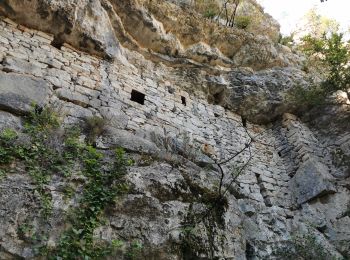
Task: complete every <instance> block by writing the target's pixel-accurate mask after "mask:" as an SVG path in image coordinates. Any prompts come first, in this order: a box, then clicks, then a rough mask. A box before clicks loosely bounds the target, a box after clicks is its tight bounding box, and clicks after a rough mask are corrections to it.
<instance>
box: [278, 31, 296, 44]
mask: <svg viewBox="0 0 350 260" xmlns="http://www.w3.org/2000/svg"><path fill="white" fill-rule="evenodd" d="M278 43H280V44H282V45H285V46H288V47H292V46H293V45H294V44H295V43H294V36H293V34H291V35H287V36H283V35H280V38H279V39H278Z"/></svg>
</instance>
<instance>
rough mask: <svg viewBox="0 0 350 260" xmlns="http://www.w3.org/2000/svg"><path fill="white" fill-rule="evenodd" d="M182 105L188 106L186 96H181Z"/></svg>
mask: <svg viewBox="0 0 350 260" xmlns="http://www.w3.org/2000/svg"><path fill="white" fill-rule="evenodd" d="M181 103H182V105H184V106H186V105H187V103H186V98H185V97H184V96H181Z"/></svg>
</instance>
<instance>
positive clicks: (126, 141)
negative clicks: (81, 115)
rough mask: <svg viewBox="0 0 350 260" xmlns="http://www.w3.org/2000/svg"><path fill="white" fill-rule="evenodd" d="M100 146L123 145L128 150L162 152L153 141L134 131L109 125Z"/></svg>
mask: <svg viewBox="0 0 350 260" xmlns="http://www.w3.org/2000/svg"><path fill="white" fill-rule="evenodd" d="M97 145H98V147H100V148H104V149H106V148H108V149H113V148H117V147H123V148H125V149H126V150H127V151H132V152H145V153H150V154H156V153H158V152H160V150H159V148H158V147H157V146H156V145H155V144H154V143H152V142H151V141H148V140H145V139H144V138H141V137H139V136H136V135H134V134H133V133H131V132H129V131H125V130H120V129H116V128H112V127H109V128H108V130H107V133H106V135H104V136H103V138H101V139H100V140H99V142H98V144H97Z"/></svg>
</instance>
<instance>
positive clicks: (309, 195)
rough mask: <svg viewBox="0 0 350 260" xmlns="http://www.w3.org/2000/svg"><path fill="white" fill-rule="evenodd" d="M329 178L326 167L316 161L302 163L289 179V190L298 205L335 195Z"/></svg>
mask: <svg viewBox="0 0 350 260" xmlns="http://www.w3.org/2000/svg"><path fill="white" fill-rule="evenodd" d="M331 179H332V178H331V176H330V175H329V171H328V169H327V168H326V166H325V165H324V164H322V163H320V162H319V161H317V160H316V159H309V160H307V161H306V162H304V163H303V164H302V165H301V166H300V167H299V169H298V170H297V172H296V174H295V175H294V177H293V178H292V179H291V183H290V184H291V189H292V190H293V194H294V196H295V198H296V201H297V203H298V204H302V203H305V202H307V201H310V200H312V199H315V198H318V197H321V196H324V195H327V194H330V193H335V192H336V189H335V187H334V185H333V184H332V182H331Z"/></svg>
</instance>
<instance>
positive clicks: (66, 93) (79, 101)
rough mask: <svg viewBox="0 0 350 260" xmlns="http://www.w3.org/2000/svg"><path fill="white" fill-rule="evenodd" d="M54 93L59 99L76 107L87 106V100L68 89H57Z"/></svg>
mask: <svg viewBox="0 0 350 260" xmlns="http://www.w3.org/2000/svg"><path fill="white" fill-rule="evenodd" d="M56 93H57V96H58V97H59V98H60V99H62V100H65V101H69V102H72V103H74V104H76V105H79V106H82V107H86V106H87V105H88V104H89V98H88V97H86V96H84V95H81V94H79V93H77V92H72V91H70V90H68V89H58V90H57V91H56Z"/></svg>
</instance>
